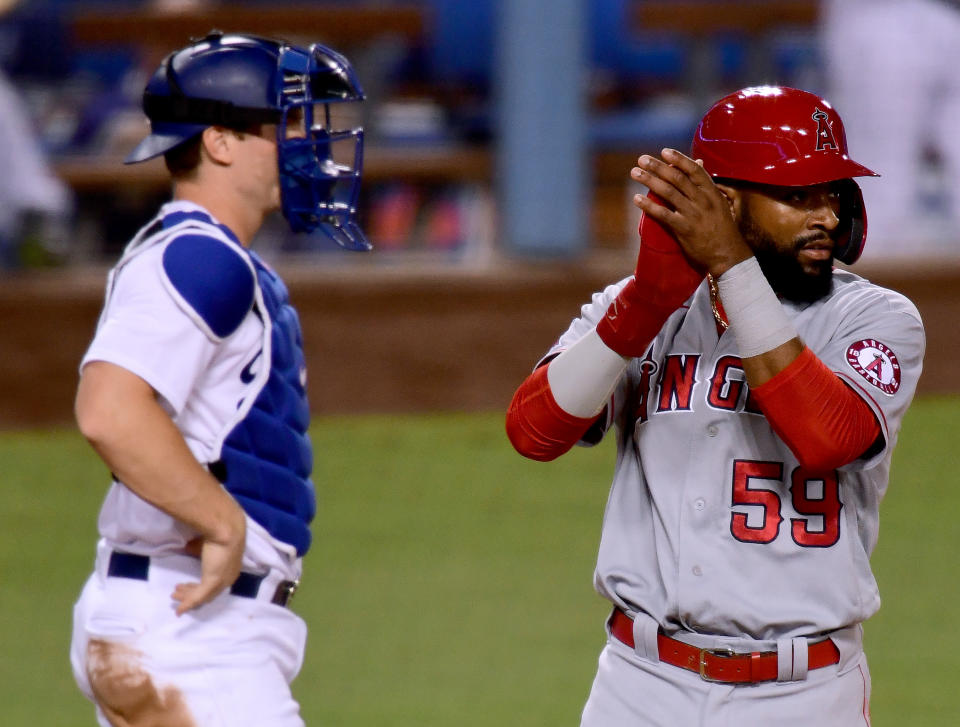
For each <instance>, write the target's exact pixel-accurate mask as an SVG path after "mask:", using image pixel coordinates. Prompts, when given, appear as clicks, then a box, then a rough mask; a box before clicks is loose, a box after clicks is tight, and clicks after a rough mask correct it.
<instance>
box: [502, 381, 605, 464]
mask: <svg viewBox="0 0 960 727" xmlns="http://www.w3.org/2000/svg"><path fill="white" fill-rule="evenodd" d="M596 420H597V418H596V417H591V418H589V419H584V418H581V417H576V416H574V415H573V414H568V413H567V412H565V411H564V410H563V409H561V408H560V405H559V404H557V400H556V399H554V398H553V392H552V391H550V383H549V382H548V381H547V367H546V366H541V367H540V368H538V369H537V370H536V371H534V372H533V373H532V374H530V376H528V377H527V379H526V380H525V381H524V382H523V383H522V384H520V388H519V389H517V393H516V394H514V395H513V401H511V402H510V408H509V409H508V410H507V436H508V437H509V438H510V443H511V444H513V448H514V449H516V450H517V451H518V452H519V453H520V454H522V455H523V456H524V457H529V458H530V459H535V460H538V461H540V462H549V461H550V460H552V459H556V458H557V457H559V456H560V455H561V454H563V453H564V452H566V451H568V450H569V449H570V448H571V447H572V446H573V445H574V444H576V443H577V442H578V441H580V438H581V437H582V436H583V435H584V433H585V432H586V431H587V430H588V429H589V428H590V425H591V424H593V423H594V422H595V421H596Z"/></svg>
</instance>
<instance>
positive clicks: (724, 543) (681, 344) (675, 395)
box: [550, 271, 925, 640]
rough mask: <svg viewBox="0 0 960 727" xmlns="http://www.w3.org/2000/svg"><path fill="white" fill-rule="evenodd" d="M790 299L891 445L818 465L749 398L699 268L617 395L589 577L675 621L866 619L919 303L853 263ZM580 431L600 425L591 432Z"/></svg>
mask: <svg viewBox="0 0 960 727" xmlns="http://www.w3.org/2000/svg"><path fill="white" fill-rule="evenodd" d="M833 280H834V285H833V291H832V293H831V294H830V295H829V296H827V297H826V298H824V299H822V300H820V301H817V302H816V303H813V304H805V305H795V304H791V303H784V307H785V309H786V311H787V313H788V315H789V316H790V318H791V319H792V321H793V324H794V326H795V327H796V329H797V331H798V333H799V335H800V338H801V339H802V340H803V341H804V342H805V343H806V344H807V345H808V346H809V347H810V348H811V349H812V350H813V352H814V353H815V354H816V355H817V356H818V357H819V358H820V359H821V360H822V361H823V362H824V363H825V364H826V365H827V366H828V367H829V368H830V369H832V370H833V371H834V372H835V373H836V374H837V375H838V376H840V377H841V379H842V380H843V381H844V382H845V383H847V384H849V385H850V387H851V388H852V389H853V391H855V392H856V393H857V394H858V395H859V396H861V397H862V398H863V400H864V401H866V402H867V404H868V405H869V406H870V408H871V410H872V411H873V412H874V413H875V415H876V417H877V420H878V421H879V423H880V427H881V430H882V434H883V439H884V446H883V448H882V449H881V450H879V451H877V452H876V453H873V454H872V455H871V456H869V457H868V458H866V459H860V460H857V461H855V462H852V463H850V464H848V465H846V466H844V467H842V468H840V470H838V471H832V472H810V471H807V470H805V469H804V468H803V467H801V466H800V464H799V463H798V461H797V458H796V457H795V456H794V455H793V453H792V452H791V451H790V449H789V448H788V447H787V445H786V444H784V442H783V441H781V440H780V439H779V438H778V436H777V435H776V434H775V433H774V432H773V430H772V429H771V427H770V425H769V424H768V422H767V420H766V418H765V417H764V415H763V414H762V413H760V411H759V410H758V409H757V407H756V406H755V405H754V403H753V402H752V400H751V397H750V395H749V391H748V388H747V385H746V382H745V377H744V373H743V369H742V367H741V363H740V359H739V357H738V353H737V349H736V343H735V340H734V336H733V334H732V333H730V332H726V333H724V334H723V335H722V336H721V335H718V331H717V327H716V323H715V320H714V316H713V313H712V310H711V306H710V295H709V287H708V285H707V284H706V282H705V283H703V284H702V285H701V286H700V287H699V288H698V289H697V291H696V292H695V293H694V295H693V296H692V298H691V299H690V301H689V302H688V305H689V308H687V307H684V308H681V309H679V310H678V311H676V312H675V313H674V314H673V315H672V316H671V317H670V318H669V319H668V320H667V322H666V324H665V325H664V326H663V328H662V329H661V331H660V333H659V334H658V335H657V337H656V338H655V339H654V341H653V343H652V344H651V346H650V348H649V350H648V352H647V354H646V355H645V357H643V358H637V359H634V360H633V361H632V362H631V363H630V365H629V366H628V368H627V372H626V374H625V375H624V377H623V378H622V380H621V381H620V383H619V385H618V387H617V388H616V390H615V391H614V393H613V396H612V397H611V402H610V405H609V406H608V409H607V417H606V421H605V422H601V424H602V427H601V429H602V430H603V431H606V429H608V428H609V427H610V426H611V425H615V428H616V432H617V447H618V453H617V462H616V469H615V473H614V477H613V485H612V489H611V492H610V496H609V500H608V503H607V508H606V513H605V516H604V521H603V532H602V537H601V543H600V549H599V555H598V559H597V568H596V574H595V584H596V587H597V590H598V591H599V592H600V593H601V595H603V596H604V597H606V598H608V599H609V600H610V601H612V602H613V603H614V604H616V605H617V606H619V607H621V608H622V609H624V610H626V611H627V612H629V613H634V612H638V611H639V612H645V613H646V614H648V615H649V616H651V617H652V618H653V619H654V620H655V621H656V622H657V623H658V624H659V625H660V626H661V627H662V628H663V629H664V630H665V631H667V632H668V633H671V632H676V631H688V632H699V633H704V634H714V635H719V636H731V637H744V638H749V639H758V640H778V639H782V638H788V637H798V636H812V635H816V634H820V633H825V632H830V631H833V630H835V629H839V628H841V627H845V626H849V625H852V624H857V623H860V622H861V621H863V620H865V619H866V618H868V617H869V616H870V615H872V614H873V613H874V612H875V611H876V610H877V608H878V607H879V603H880V600H879V595H878V592H877V584H876V582H875V580H874V577H873V574H872V572H871V569H870V565H869V557H870V553H871V552H872V550H873V548H874V545H875V543H876V540H877V530H878V507H879V503H880V500H881V498H882V497H883V494H884V491H885V490H886V487H887V478H888V473H889V468H890V457H891V453H892V451H893V448H894V445H895V444H896V440H897V433H898V431H899V429H900V423H901V419H902V417H903V414H904V412H905V411H906V409H907V406H908V405H909V403H910V401H911V399H912V397H913V394H914V390H915V388H916V385H917V379H918V377H919V375H920V368H921V362H922V358H923V353H924V345H925V340H924V332H923V328H922V324H921V321H920V317H919V314H918V313H917V310H916V308H915V307H914V306H913V304H912V303H911V302H910V301H908V300H907V299H906V298H904V297H903V296H901V295H899V294H898V293H895V292H892V291H889V290H886V289H883V288H880V287H878V286H876V285H873V284H871V283H869V282H868V281H866V280H864V279H862V278H860V277H858V276H856V275H853V274H851V273H849V272H841V271H836V272H835V273H834V278H833ZM625 283H626V280H624V281H621V282H620V283H618V284H616V285H612V286H610V287H608V288H607V289H606V290H604V291H603V292H601V293H597V294H596V295H594V297H593V300H592V302H591V303H589V304H587V305H586V306H584V307H583V310H582V314H581V316H580V318H578V319H575V320H574V321H573V323H572V324H571V326H570V328H569V329H568V330H567V331H566V333H564V334H563V335H562V336H561V337H560V339H559V340H558V342H557V343H556V344H555V345H554V347H553V348H552V349H551V351H550V355H552V354H555V353H557V352H559V351H561V350H563V349H564V348H566V347H568V346H569V345H571V344H572V343H573V342H574V341H576V340H578V339H579V338H580V337H581V336H582V335H584V334H585V333H586V332H588V331H589V330H590V329H592V328H593V327H594V326H595V325H596V324H597V322H598V321H599V320H600V318H601V317H602V316H603V315H604V313H605V311H606V310H607V307H608V305H609V304H610V302H611V301H612V300H613V298H614V297H615V296H616V295H617V293H618V292H619V290H620V289H621V288H622V287H623V285H624V284H625ZM590 434H591V433H588V436H587V437H585V439H594V440H595V439H598V438H599V437H596V438H594V437H591V436H590Z"/></svg>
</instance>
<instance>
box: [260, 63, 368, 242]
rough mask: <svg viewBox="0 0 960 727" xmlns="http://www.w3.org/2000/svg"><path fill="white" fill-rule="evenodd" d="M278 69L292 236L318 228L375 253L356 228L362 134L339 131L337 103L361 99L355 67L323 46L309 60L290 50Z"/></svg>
mask: <svg viewBox="0 0 960 727" xmlns="http://www.w3.org/2000/svg"><path fill="white" fill-rule="evenodd" d="M278 65H279V71H280V73H281V74H282V78H283V87H282V89H281V95H282V101H283V103H284V109H283V117H282V119H281V121H280V123H278V124H277V157H278V159H277V161H278V166H279V170H280V200H281V204H282V206H283V216H284V217H286V218H287V221H288V222H289V223H290V227H291V228H292V229H293V230H294V232H311V231H313V230H316V229H320V230H321V231H322V232H324V233H326V235H327V236H328V237H330V238H331V239H333V240H334V241H335V242H336V243H337V244H338V245H340V246H341V247H345V248H348V249H352V250H369V249H370V243H369V242H368V241H367V239H366V236H365V235H364V234H363V231H362V230H361V229H360V226H359V225H358V224H357V223H356V215H357V199H358V197H359V194H360V178H361V170H362V167H363V129H362V128H360V127H359V126H355V127H352V128H347V129H340V128H336V126H335V122H334V116H335V114H334V111H335V110H336V109H337V108H338V105H339V104H343V103H350V102H356V101H362V100H363V91H361V89H360V85H359V83H358V82H357V80H356V78H355V77H354V75H353V70H352V69H351V68H350V65H349V63H347V60H346V59H345V58H343V56H340V55H339V54H337V53H335V52H333V51H331V50H330V49H329V48H324V47H323V46H319V45H313V46H311V47H310V50H309V55H308V56H304V54H303V52H302V51H301V50H299V49H297V48H292V47H288V48H285V49H283V51H282V52H281V55H280V60H279V64H278ZM292 127H294V128H293V131H291V128H292ZM295 127H299V132H297V131H296V128H295Z"/></svg>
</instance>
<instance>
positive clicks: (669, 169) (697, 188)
mask: <svg viewBox="0 0 960 727" xmlns="http://www.w3.org/2000/svg"><path fill="white" fill-rule="evenodd" d="M662 157H663V158H662V159H657V158H656V157H653V156H650V155H647V154H645V155H643V156H641V157H640V158H639V159H638V160H637V166H636V167H634V168H633V169H632V170H631V171H630V176H631V177H632V178H633V179H635V180H636V181H638V182H640V183H642V184H644V185H646V186H647V187H648V188H649V189H650V191H651V192H653V193H654V194H655V195H657V196H659V197H660V198H662V199H663V200H664V202H666V206H664V205H660V204H657V203H656V202H655V201H653V200H652V199H651V198H650V197H649V196H643V195H639V194H638V195H635V196H634V198H633V203H634V205H636V206H637V207H639V208H640V209H641V210H643V212H644V214H647V215H649V216H650V217H652V218H653V219H655V220H657V221H658V222H660V223H661V224H663V225H664V226H666V227H667V228H668V229H669V230H670V231H671V232H672V233H673V234H674V236H675V237H676V239H677V241H678V242H679V243H680V245H681V247H682V248H683V250H684V252H685V253H686V254H687V255H688V256H689V258H690V259H691V260H692V261H693V262H694V263H696V264H699V265H701V266H703V267H704V268H705V269H706V270H707V271H708V272H710V273H711V274H713V276H714V277H718V276H720V275H721V274H722V273H724V272H725V271H726V270H727V269H729V268H730V267H732V266H733V265H736V264H737V263H738V262H741V261H743V260H746V259H747V258H749V257H751V256H752V255H753V252H752V251H751V250H750V247H749V246H748V245H747V243H746V242H745V241H744V239H743V236H742V235H741V234H740V230H739V229H738V227H737V223H736V220H735V219H734V216H733V212H732V210H731V209H730V203H729V200H728V198H727V197H726V196H725V195H724V194H723V192H722V191H721V190H720V189H719V188H718V187H717V185H716V184H714V182H713V179H711V177H710V175H709V174H708V173H707V171H706V170H705V169H704V168H703V166H702V165H701V164H698V163H697V162H695V161H694V160H693V159H691V158H690V157H688V156H686V155H684V154H681V153H680V152H678V151H676V150H675V149H664V150H663V152H662Z"/></svg>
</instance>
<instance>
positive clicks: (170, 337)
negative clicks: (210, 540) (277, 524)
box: [81, 201, 300, 580]
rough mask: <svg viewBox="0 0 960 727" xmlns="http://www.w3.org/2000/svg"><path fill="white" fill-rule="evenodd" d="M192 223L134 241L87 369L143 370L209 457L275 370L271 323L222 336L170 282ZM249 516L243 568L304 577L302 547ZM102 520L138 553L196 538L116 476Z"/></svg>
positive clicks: (112, 537) (192, 443)
mask: <svg viewBox="0 0 960 727" xmlns="http://www.w3.org/2000/svg"><path fill="white" fill-rule="evenodd" d="M198 214H202V215H207V213H206V211H205V210H203V209H202V208H201V207H198V206H197V205H194V204H192V203H189V202H182V201H181V202H171V203H169V204H166V205H164V206H163V208H162V209H161V211H160V213H159V215H158V218H160V219H164V218H167V219H169V218H171V217H172V216H175V215H191V216H193V215H198ZM210 219H212V218H210ZM194 224H195V220H193V219H189V218H188V219H185V220H184V221H183V222H182V223H180V224H178V225H174V226H172V227H171V228H170V229H169V231H168V232H167V234H166V236H165V238H164V239H163V240H161V241H160V242H158V243H157V244H152V245H150V247H149V249H146V250H142V251H141V250H139V249H137V247H136V246H131V248H130V249H129V250H128V253H127V254H126V255H125V256H124V257H123V258H122V259H121V260H120V262H119V263H118V264H117V266H116V267H115V268H114V271H113V272H112V273H111V277H110V280H109V281H108V284H107V285H108V296H107V301H106V304H105V306H104V309H103V312H102V314H101V316H100V322H99V324H98V326H97V332H96V334H95V336H94V339H93V342H92V343H91V344H90V347H89V349H88V350H87V352H86V354H85V355H84V357H83V361H82V362H81V368H82V367H83V366H84V365H85V364H86V363H88V362H90V361H108V362H110V363H114V364H116V365H118V366H122V367H123V368H125V369H127V370H128V371H131V372H133V373H135V374H137V375H138V376H139V377H140V378H142V379H144V380H145V381H146V382H147V383H148V384H150V386H151V387H153V388H154V389H155V390H156V391H157V392H158V393H159V394H160V402H161V404H162V405H163V406H164V408H165V409H166V410H167V413H168V414H169V415H170V416H171V418H172V419H173V421H174V423H175V424H176V425H177V428H178V429H179V430H180V432H181V433H182V434H183V437H184V439H185V440H186V442H187V445H188V446H189V448H190V450H191V452H193V454H194V456H195V457H196V458H197V460H198V461H199V462H201V463H205V464H206V463H211V462H214V461H216V460H218V459H219V458H220V449H221V447H222V444H223V440H224V437H225V436H226V434H227V432H229V430H230V429H232V427H233V426H234V425H235V424H236V423H237V422H238V421H239V420H240V419H241V418H242V417H243V416H244V415H245V414H246V413H247V411H248V410H249V408H250V406H251V404H252V402H253V399H254V398H255V396H256V394H257V392H259V391H260V390H261V389H262V388H263V386H264V380H265V378H266V377H267V376H268V375H269V373H270V372H269V367H268V366H266V365H264V360H263V358H264V357H263V355H262V354H261V353H260V352H261V351H262V350H263V348H264V344H265V338H266V337H267V336H269V329H268V328H265V324H264V321H263V320H262V319H261V316H259V315H257V314H256V313H255V312H254V311H253V310H250V311H249V312H248V314H247V315H245V316H244V317H243V320H242V322H240V324H239V326H237V328H236V330H235V331H234V332H233V333H231V334H230V335H229V336H228V337H226V338H221V337H220V336H218V335H217V333H216V332H215V331H213V330H211V328H210V326H209V324H208V323H207V322H206V321H204V320H203V318H202V317H200V316H199V315H198V314H197V313H196V312H195V311H194V310H193V308H192V307H191V306H190V305H189V304H188V303H187V302H185V301H184V300H183V297H182V296H181V295H180V293H179V292H178V291H177V290H176V288H175V286H174V285H173V284H172V283H171V282H170V279H169V276H168V274H167V272H166V270H165V269H164V263H163V256H164V252H165V250H166V249H167V247H168V245H169V244H170V242H171V241H173V240H175V239H176V238H177V237H178V234H179V235H183V234H188V233H190V232H192V231H194V230H193V229H192V225H194ZM203 233H204V234H205V235H211V236H217V238H218V239H219V241H220V242H221V243H222V244H223V245H224V246H226V249H228V250H229V251H230V253H232V254H234V255H236V256H237V257H238V258H239V259H241V260H243V261H244V262H245V264H246V265H249V266H250V268H251V270H252V269H253V265H252V262H251V261H250V255H251V253H249V251H246V250H244V249H243V248H242V247H241V246H240V245H239V243H237V242H236V241H235V240H233V239H231V238H230V236H228V235H227V234H226V233H224V232H222V231H219V230H217V229H216V228H214V227H213V226H212V225H207V226H206V227H205V228H204V229H203ZM131 253H132V254H131ZM230 253H228V254H230ZM238 403H239V405H238ZM247 524H248V526H249V527H250V534H249V535H248V538H247V552H246V553H245V554H244V568H246V569H250V570H253V571H257V572H264V571H266V570H269V569H271V568H279V569H282V570H284V571H285V573H286V577H287V578H289V579H291V580H293V579H296V578H298V577H299V575H300V561H299V559H298V558H297V557H296V550H295V549H294V548H293V547H292V546H291V545H289V544H287V543H284V542H281V541H279V540H277V539H276V538H272V537H271V536H270V534H269V533H267V532H266V530H265V529H264V528H263V527H262V526H260V525H259V524H258V523H257V522H255V521H254V520H253V519H251V518H249V517H248V518H247ZM99 529H100V534H101V536H102V537H103V538H104V539H105V540H106V541H107V542H108V543H109V544H110V545H113V546H115V547H116V548H118V549H120V550H125V551H129V552H134V553H139V554H142V555H161V554H166V553H171V552H173V553H177V552H182V550H183V547H184V545H185V544H186V543H187V541H189V540H191V539H192V538H194V537H196V533H195V532H193V531H192V530H191V529H190V528H188V527H187V526H186V525H184V524H183V523H180V522H178V521H177V520H175V519H174V518H172V517H170V516H169V515H167V514H166V513H164V512H162V511H161V510H159V509H158V508H156V507H154V506H153V505H151V504H150V503H148V502H147V501H145V500H143V499H142V498H140V497H139V496H137V495H136V494H134V493H133V492H132V491H130V490H129V489H127V488H126V487H125V486H123V485H122V484H120V483H114V484H113V485H112V486H111V488H110V491H109V493H108V494H107V497H106V499H105V501H104V503H103V506H102V508H101V511H100V518H99Z"/></svg>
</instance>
